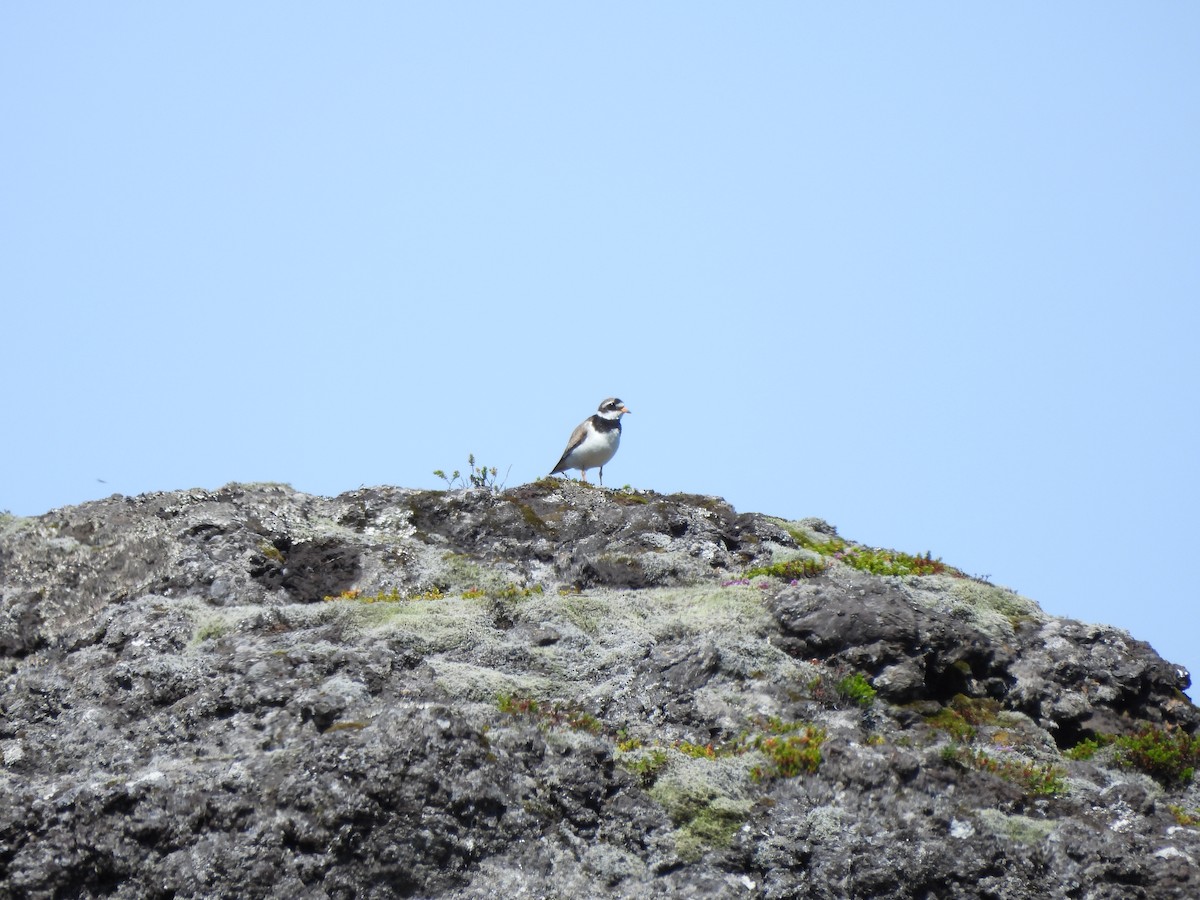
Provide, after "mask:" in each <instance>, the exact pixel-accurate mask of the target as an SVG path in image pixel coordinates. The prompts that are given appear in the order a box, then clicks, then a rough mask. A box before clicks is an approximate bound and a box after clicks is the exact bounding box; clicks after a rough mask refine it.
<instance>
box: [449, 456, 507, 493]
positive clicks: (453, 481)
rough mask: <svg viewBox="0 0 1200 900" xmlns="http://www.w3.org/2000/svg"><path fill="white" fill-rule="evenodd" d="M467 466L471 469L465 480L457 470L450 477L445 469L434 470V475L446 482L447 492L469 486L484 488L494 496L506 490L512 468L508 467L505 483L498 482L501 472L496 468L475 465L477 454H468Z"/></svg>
mask: <svg viewBox="0 0 1200 900" xmlns="http://www.w3.org/2000/svg"><path fill="white" fill-rule="evenodd" d="M467 465H468V466H470V468H469V469H468V470H467V476H466V479H464V478H463V475H462V473H461V472H459V471H458V469H455V470H454V471H453V472H451V473H450V474H449V475H447V474H446V472H445V471H444V470H443V469H434V470H433V474H434V475H436V476H437V477H438V478H440V479H442V481H444V482H446V490H449V491H452V490H454V489H455V488H465V487H466V486H467V485H468V484H470V485H471V487H473V488H483V489H484V490H488V491H491V492H492V493H494V494H498V493H500V491H502V490H504V485H505V484H506V483H507V482H508V473H509V472H511V471H512V466H509V467H508V471H507V472H505V473H504V481H503V482H500V481H498V480H497V476H498V475H499V474H500V470H499V469H497V468H496V467H495V466H492V467H491V468H490V469H489V468H488V467H487V466H477V465H476V464H475V454H474V453H468V454H467Z"/></svg>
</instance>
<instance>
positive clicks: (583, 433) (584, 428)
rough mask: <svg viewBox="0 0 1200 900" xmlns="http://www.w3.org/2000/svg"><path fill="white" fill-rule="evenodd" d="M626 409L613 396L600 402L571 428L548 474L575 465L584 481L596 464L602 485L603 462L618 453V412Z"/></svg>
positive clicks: (623, 412) (619, 435)
mask: <svg viewBox="0 0 1200 900" xmlns="http://www.w3.org/2000/svg"><path fill="white" fill-rule="evenodd" d="M628 412H629V410H628V409H626V408H625V404H624V403H623V402H622V401H620V400H618V399H617V398H616V397H609V398H608V399H607V400H605V401H604V402H602V403H601V404H600V408H599V409H597V410H596V414H595V415H594V416H589V417H588V418H586V419H584V420H583V421H582V422H580V423H579V427H578V428H576V429H575V430H574V431H572V432H571V437H570V439H569V440H568V441H567V449H566V450H564V451H563V455H562V459H560V460H559V461H558V465H557V466H555V467H554V469H553V471H551V473H550V474H551V475H557V474H558V473H559V472H565V471H567V469H578V470H579V473H580V475H579V477H580V479H581V480H583V481H587V470H588V469H594V468H596V467H599V469H600V484H601V485H603V484H604V464H605V463H606V462H608V461H609V460H610V459H612V458H613V456H615V455H616V453H617V447H618V446H619V445H620V443H621V416H623V415H625V414H626V413H628Z"/></svg>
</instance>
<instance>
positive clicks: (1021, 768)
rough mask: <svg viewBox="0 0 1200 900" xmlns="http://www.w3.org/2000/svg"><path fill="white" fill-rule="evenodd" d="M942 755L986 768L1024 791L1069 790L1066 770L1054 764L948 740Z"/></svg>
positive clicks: (1038, 793) (958, 762)
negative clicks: (995, 753)
mask: <svg viewBox="0 0 1200 900" xmlns="http://www.w3.org/2000/svg"><path fill="white" fill-rule="evenodd" d="M942 759H944V760H945V761H946V762H948V763H953V764H955V765H959V766H962V767H963V768H964V769H975V770H976V771H979V772H987V773H988V774H990V775H995V776H996V777H998V778H1003V779H1004V780H1005V781H1011V782H1013V783H1014V784H1017V785H1020V786H1021V787H1022V788H1023V789H1024V790H1025V791H1026V793H1029V794H1033V795H1036V796H1054V795H1059V794H1065V793H1067V791H1068V788H1067V783H1066V781H1064V780H1063V775H1064V774H1065V773H1064V772H1063V770H1062V769H1060V768H1058V767H1057V766H1049V765H1047V766H1039V765H1036V764H1034V763H1030V762H1022V761H1014V760H1009V759H997V758H996V757H994V756H991V755H989V754H987V753H984V752H983V751H982V750H975V749H972V748H970V747H962V746H957V745H954V744H951V745H949V746H947V747H945V748H943V749H942Z"/></svg>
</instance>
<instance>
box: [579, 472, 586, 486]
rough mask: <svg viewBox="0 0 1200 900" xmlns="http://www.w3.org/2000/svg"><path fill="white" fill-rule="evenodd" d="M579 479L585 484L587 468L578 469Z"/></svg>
mask: <svg viewBox="0 0 1200 900" xmlns="http://www.w3.org/2000/svg"><path fill="white" fill-rule="evenodd" d="M579 480H580V481H582V482H583V483H584V484H587V469H580V470H579Z"/></svg>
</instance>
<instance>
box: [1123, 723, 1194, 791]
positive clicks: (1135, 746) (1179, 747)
mask: <svg viewBox="0 0 1200 900" xmlns="http://www.w3.org/2000/svg"><path fill="white" fill-rule="evenodd" d="M1115 743H1116V745H1117V747H1118V753H1117V760H1118V762H1119V763H1120V764H1121V765H1123V766H1126V767H1127V768H1133V769H1140V770H1141V771H1143V772H1145V773H1146V774H1147V775H1149V776H1151V777H1152V778H1154V779H1155V780H1157V781H1160V782H1162V783H1163V784H1165V785H1168V786H1170V785H1183V784H1187V783H1188V782H1190V781H1191V780H1192V776H1193V775H1195V773H1196V766H1197V765H1200V736H1195V737H1194V736H1192V735H1190V734H1188V733H1187V732H1186V731H1184V730H1183V729H1181V728H1155V727H1153V726H1150V725H1148V726H1146V727H1145V728H1143V729H1142V730H1141V731H1139V732H1138V733H1137V734H1133V735H1122V736H1121V737H1118V738H1117V739H1116V741H1115Z"/></svg>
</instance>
